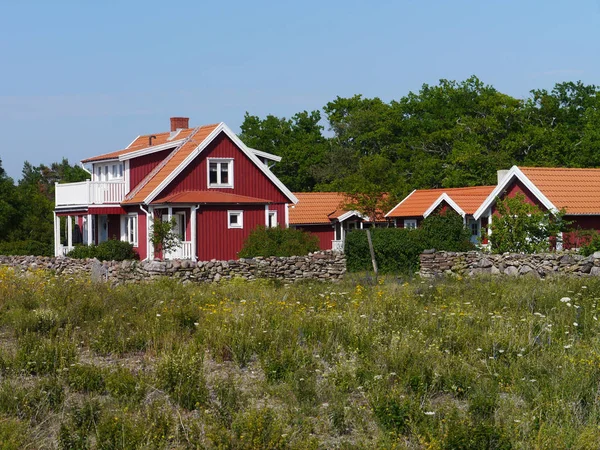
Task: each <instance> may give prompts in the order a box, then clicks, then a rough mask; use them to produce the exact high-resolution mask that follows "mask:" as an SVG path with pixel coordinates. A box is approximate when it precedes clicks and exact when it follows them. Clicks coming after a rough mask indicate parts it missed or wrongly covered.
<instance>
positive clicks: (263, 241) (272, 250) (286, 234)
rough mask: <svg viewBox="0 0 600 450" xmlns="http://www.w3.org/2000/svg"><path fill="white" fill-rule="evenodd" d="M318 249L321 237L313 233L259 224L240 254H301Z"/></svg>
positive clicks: (248, 255)
mask: <svg viewBox="0 0 600 450" xmlns="http://www.w3.org/2000/svg"><path fill="white" fill-rule="evenodd" d="M317 250H319V238H317V236H315V235H313V234H310V233H306V232H304V231H302V230H296V229H293V228H281V227H275V228H265V227H263V226H259V227H256V229H254V230H253V231H252V232H251V233H250V235H249V236H248V238H247V239H246V241H245V242H244V246H243V247H242V250H240V252H239V254H238V256H239V257H240V258H254V257H256V256H300V255H307V254H308V253H310V252H316V251H317Z"/></svg>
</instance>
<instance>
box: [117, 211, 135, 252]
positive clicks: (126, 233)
mask: <svg viewBox="0 0 600 450" xmlns="http://www.w3.org/2000/svg"><path fill="white" fill-rule="evenodd" d="M121 217H122V218H123V219H122V222H121V223H122V228H121V230H122V233H121V240H122V241H125V242H129V243H130V244H132V245H133V246H134V247H137V246H138V215H137V213H136V214H128V215H126V216H121Z"/></svg>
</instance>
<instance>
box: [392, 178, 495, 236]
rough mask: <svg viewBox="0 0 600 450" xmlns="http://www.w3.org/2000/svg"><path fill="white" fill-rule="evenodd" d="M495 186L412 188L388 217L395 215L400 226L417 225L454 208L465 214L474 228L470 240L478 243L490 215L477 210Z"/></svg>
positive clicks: (465, 220) (464, 219)
mask: <svg viewBox="0 0 600 450" xmlns="http://www.w3.org/2000/svg"><path fill="white" fill-rule="evenodd" d="M494 188H495V186H474V187H464V188H443V189H418V190H414V191H412V192H411V193H410V194H409V195H408V196H407V197H406V198H404V200H402V201H401V202H400V203H398V204H397V205H396V206H395V207H394V208H393V209H392V210H391V211H390V212H388V213H387V214H386V215H385V217H387V218H388V219H392V220H393V221H394V223H395V225H396V227H398V228H417V227H419V226H420V225H421V222H423V220H424V219H425V218H427V217H428V216H430V215H431V214H434V213H439V212H442V211H446V210H453V211H455V212H456V213H458V214H459V215H461V216H462V218H463V221H464V224H465V226H467V227H468V228H469V229H470V230H471V241H472V242H473V243H475V244H478V243H479V242H480V240H481V239H482V233H481V230H482V229H484V230H485V229H486V227H487V217H481V218H477V219H476V218H474V213H475V211H476V210H477V208H479V206H481V204H482V202H483V201H484V200H485V199H486V198H487V197H488V195H489V194H490V193H491V192H492V191H493V190H494Z"/></svg>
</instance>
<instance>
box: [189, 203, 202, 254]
mask: <svg viewBox="0 0 600 450" xmlns="http://www.w3.org/2000/svg"><path fill="white" fill-rule="evenodd" d="M198 209H200V205H196V206H194V207H193V208H192V217H190V221H191V222H192V224H191V225H192V259H193V260H194V261H198V247H197V245H198V242H197V239H196V236H198V230H196V227H197V226H198V221H197V220H196V219H197V216H198Z"/></svg>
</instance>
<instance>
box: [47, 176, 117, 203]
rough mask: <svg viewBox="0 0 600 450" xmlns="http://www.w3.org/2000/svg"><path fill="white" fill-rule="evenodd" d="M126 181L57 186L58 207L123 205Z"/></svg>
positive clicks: (56, 201)
mask: <svg viewBox="0 0 600 450" xmlns="http://www.w3.org/2000/svg"><path fill="white" fill-rule="evenodd" d="M125 189H126V188H125V182H124V181H89V180H88V181H82V182H79V183H65V184H56V190H55V199H56V200H55V203H56V206H70V205H103V204H107V203H115V204H118V203H121V202H122V201H123V199H124V198H125V194H126V192H125Z"/></svg>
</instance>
